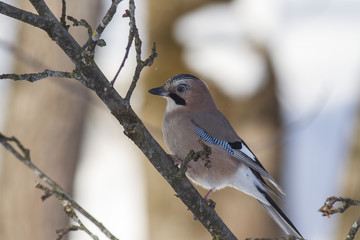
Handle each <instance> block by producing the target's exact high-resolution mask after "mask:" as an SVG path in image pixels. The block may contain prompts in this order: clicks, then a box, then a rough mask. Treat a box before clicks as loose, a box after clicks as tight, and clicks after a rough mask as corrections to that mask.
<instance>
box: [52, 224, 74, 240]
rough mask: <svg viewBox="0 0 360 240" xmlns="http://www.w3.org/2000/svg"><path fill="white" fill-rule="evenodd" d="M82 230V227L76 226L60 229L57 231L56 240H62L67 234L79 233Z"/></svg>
mask: <svg viewBox="0 0 360 240" xmlns="http://www.w3.org/2000/svg"><path fill="white" fill-rule="evenodd" d="M78 230H80V226H76V225H68V226H66V227H64V228H62V229H58V230H56V234H57V237H56V240H60V239H62V238H63V237H64V236H65V235H66V234H68V233H69V232H71V231H78Z"/></svg>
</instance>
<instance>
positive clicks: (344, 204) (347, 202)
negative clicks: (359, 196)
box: [319, 196, 360, 217]
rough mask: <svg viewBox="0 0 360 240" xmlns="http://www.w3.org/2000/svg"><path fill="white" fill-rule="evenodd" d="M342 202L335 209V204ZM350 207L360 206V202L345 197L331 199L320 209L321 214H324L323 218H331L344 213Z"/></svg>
mask: <svg viewBox="0 0 360 240" xmlns="http://www.w3.org/2000/svg"><path fill="white" fill-rule="evenodd" d="M337 202H340V203H341V205H340V206H339V207H334V204H335V203H337ZM350 206H360V201H358V200H353V199H351V198H343V197H334V196H333V197H329V198H327V199H326V201H325V203H324V205H323V206H322V207H321V208H320V209H319V212H322V215H323V216H327V217H330V216H331V215H333V214H335V213H343V212H345V210H346V209H348V208H349V207H350Z"/></svg>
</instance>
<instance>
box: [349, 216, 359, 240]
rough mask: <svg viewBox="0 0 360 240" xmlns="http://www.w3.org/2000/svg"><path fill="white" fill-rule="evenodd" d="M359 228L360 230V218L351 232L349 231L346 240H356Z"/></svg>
mask: <svg viewBox="0 0 360 240" xmlns="http://www.w3.org/2000/svg"><path fill="white" fill-rule="evenodd" d="M359 228H360V217H358V218H357V219H356V220H355V222H354V224H353V225H352V226H351V228H350V231H349V233H348V235H347V236H346V238H345V240H353V239H355V235H356V233H357V232H358V230H359Z"/></svg>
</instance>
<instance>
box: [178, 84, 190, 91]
mask: <svg viewBox="0 0 360 240" xmlns="http://www.w3.org/2000/svg"><path fill="white" fill-rule="evenodd" d="M176 91H177V92H178V93H184V92H186V91H187V87H186V86H185V85H182V84H181V85H179V86H177V88H176Z"/></svg>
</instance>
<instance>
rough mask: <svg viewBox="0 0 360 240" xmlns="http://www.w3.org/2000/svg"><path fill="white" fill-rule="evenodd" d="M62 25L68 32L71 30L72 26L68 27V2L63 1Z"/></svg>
mask: <svg viewBox="0 0 360 240" xmlns="http://www.w3.org/2000/svg"><path fill="white" fill-rule="evenodd" d="M60 23H61V25H62V26H63V27H64V28H65V29H66V30H69V27H70V25H66V0H62V8H61V18H60Z"/></svg>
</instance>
